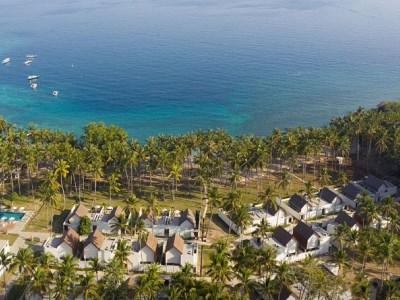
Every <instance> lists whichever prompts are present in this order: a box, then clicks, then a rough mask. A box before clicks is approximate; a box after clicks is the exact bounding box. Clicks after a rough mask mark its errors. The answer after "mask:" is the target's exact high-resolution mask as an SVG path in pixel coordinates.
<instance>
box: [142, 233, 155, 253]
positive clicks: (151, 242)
mask: <svg viewBox="0 0 400 300" xmlns="http://www.w3.org/2000/svg"><path fill="white" fill-rule="evenodd" d="M157 245H158V242H157V239H156V237H155V236H154V235H152V234H151V233H149V234H147V238H146V239H144V238H143V239H142V242H141V247H140V248H141V249H142V248H144V247H145V246H147V247H149V248H150V249H151V250H152V251H153V252H154V253H155V252H156V250H157Z"/></svg>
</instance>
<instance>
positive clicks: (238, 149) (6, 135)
mask: <svg viewBox="0 0 400 300" xmlns="http://www.w3.org/2000/svg"><path fill="white" fill-rule="evenodd" d="M399 125H400V104H399V103H397V102H396V103H385V104H383V105H381V106H379V107H378V108H377V109H371V110H368V111H365V110H363V109H361V108H360V109H358V110H357V111H356V112H351V113H349V114H347V115H346V116H343V117H339V118H336V119H333V120H332V122H331V124H330V125H329V126H324V127H320V128H318V127H308V128H304V127H296V128H289V129H287V130H285V131H281V130H279V129H276V130H274V131H273V132H272V134H271V135H269V136H264V137H255V136H250V135H247V136H240V137H233V136H231V135H229V134H228V133H227V132H226V131H224V130H219V129H218V130H208V131H196V132H192V133H188V134H185V135H177V136H172V135H160V136H157V137H149V138H148V139H147V140H146V142H145V143H144V144H140V143H139V142H137V141H136V140H131V139H129V138H128V135H127V134H126V132H124V131H123V130H122V129H121V128H118V127H116V126H113V125H111V126H106V125H105V124H103V123H90V124H88V125H87V126H85V127H84V129H83V131H84V133H83V135H82V136H81V137H80V138H78V137H76V136H74V135H73V134H71V133H66V132H61V131H54V130H51V129H46V128H44V129H41V128H37V127H36V126H34V125H29V126H28V128H26V129H23V128H18V127H16V126H15V125H13V124H10V123H7V122H6V121H5V120H4V119H1V120H0V132H1V133H0V178H1V179H2V180H1V186H2V193H3V195H8V198H9V199H10V200H11V201H13V199H15V198H16V197H17V196H18V195H25V196H26V195H28V196H29V197H32V199H35V198H37V197H38V196H39V197H40V199H41V200H42V201H43V204H44V205H45V207H46V209H47V212H49V210H50V212H51V213H52V211H53V208H54V207H58V206H65V203H66V202H65V201H66V197H74V198H75V199H76V201H77V202H79V201H89V203H90V204H92V203H93V204H95V203H96V201H97V198H98V192H99V191H101V192H106V193H108V197H109V201H110V204H112V203H113V198H114V197H115V195H117V194H121V193H124V195H126V197H125V198H126V199H127V200H126V204H127V207H128V208H129V209H131V210H133V209H134V208H135V207H136V204H137V203H136V197H135V195H134V194H136V195H137V196H138V197H140V198H144V199H148V202H149V208H150V209H151V210H152V212H153V213H155V214H157V213H158V212H159V205H158V204H157V201H161V200H163V201H167V202H168V203H172V205H173V206H175V203H176V201H177V197H178V195H179V191H180V190H185V191H186V192H188V193H190V191H191V190H193V186H197V187H198V188H199V190H200V194H201V196H200V199H199V200H200V202H201V203H202V205H203V207H204V211H206V209H207V207H211V215H212V213H213V208H216V207H219V206H220V205H223V206H224V208H225V209H226V210H228V211H230V212H231V213H232V216H233V217H234V219H235V221H236V223H238V224H239V227H242V228H245V227H246V226H247V223H248V217H247V216H246V205H244V199H243V198H244V193H243V189H242V188H241V187H243V185H244V186H246V184H247V182H248V180H250V179H253V178H254V179H255V181H256V183H257V187H256V189H257V191H256V198H257V199H254V201H263V202H270V203H271V204H273V205H276V204H275V203H274V199H275V196H276V195H275V192H274V190H275V189H276V190H278V189H279V191H280V192H279V194H280V196H283V194H287V193H288V192H289V189H290V186H291V180H292V173H293V172H295V171H296V170H297V171H298V170H300V173H301V174H302V175H301V176H302V178H306V177H305V176H306V174H307V173H309V171H311V173H312V175H313V179H314V182H311V181H309V182H307V183H305V184H304V187H303V191H304V192H305V194H311V192H312V190H313V185H314V184H316V183H318V184H319V185H320V186H324V185H330V184H332V178H335V180H336V183H338V184H344V183H346V182H347V180H348V179H347V176H346V173H344V172H342V171H343V168H342V166H341V165H338V164H336V163H335V157H336V156H341V157H345V158H347V157H349V155H350V149H351V143H353V144H355V146H356V152H355V155H354V159H355V160H356V161H357V160H359V159H360V157H361V156H362V155H363V156H364V157H365V158H366V167H367V169H368V168H369V166H370V163H371V159H372V158H374V160H375V157H376V158H377V160H378V162H377V164H378V165H379V163H380V161H381V159H382V160H383V159H385V160H389V161H391V162H392V164H396V165H397V164H398V163H399V161H400V126H399ZM321 153H325V154H323V155H321ZM271 166H275V167H276V170H277V171H275V172H274V174H273V175H274V176H275V177H276V178H277V181H276V185H275V186H271V185H267V186H264V187H263V186H262V185H263V181H262V180H260V178H261V175H265V174H267V176H270V175H271ZM374 171H375V172H377V171H378V170H377V169H375V170H374ZM333 176H334V177H333ZM242 180H243V181H244V182H242ZM147 186H156V187H157V189H156V190H155V192H153V191H154V189H153V190H152V192H147V191H148V190H147V189H146V187H147ZM222 190H224V192H222ZM89 193H90V194H89ZM88 194H89V195H90V196H91V197H93V198H89V199H86V198H85V197H87V195H88ZM129 195H130V197H128V196H129ZM205 196H207V197H205ZM167 202H165V203H167ZM385 205H386V206H385ZM362 209H363V212H362V214H364V217H365V218H367V219H368V220H370V219H371V218H378V219H384V220H386V221H388V222H389V223H390V226H389V228H388V229H382V230H376V229H370V228H368V227H366V228H365V229H364V230H363V231H362V232H361V233H360V234H359V237H357V238H358V240H353V241H352V242H348V241H349V240H351V239H353V238H354V239H355V237H350V235H353V234H350V232H349V231H348V230H347V229H343V228H342V231H343V232H344V233H343V234H342V237H341V239H342V242H340V243H339V245H341V246H340V247H339V249H338V251H337V252H336V253H335V254H334V257H335V259H336V261H337V263H338V264H341V266H343V267H345V266H346V264H345V263H344V262H345V261H347V260H346V259H347V256H348V253H351V255H353V253H354V256H353V257H354V258H360V257H362V258H363V261H364V262H366V261H367V260H369V259H371V258H372V257H373V258H374V259H375V260H376V261H377V262H378V263H379V264H380V265H381V267H382V276H381V279H385V280H386V279H388V276H387V275H388V274H387V272H388V271H387V270H388V266H389V265H391V264H392V263H394V262H395V259H396V255H395V253H394V252H393V251H394V249H396V247H398V232H399V231H398V227H397V226H398V224H399V218H398V213H397V208H396V203H393V201H391V202H390V205H389V204H385V203H384V204H383V205H382V206H379V207H377V206H376V205H375V204H373V203H370V201H368V200H365V201H364V203H363V206H362ZM385 209H387V211H385ZM389 210H390V213H389ZM211 217H212V216H210V220H211ZM49 220H50V221H52V220H53V218H52V217H49ZM120 223H121V226H123V228H118V229H119V230H120V229H123V230H121V231H122V232H123V233H124V232H126V231H129V230H128V228H127V227H126V224H125V221H124V220H121V222H120ZM125 229H126V230H125ZM205 232H206V233H207V232H208V229H207V230H206V231H205ZM259 233H260V232H259ZM260 236H262V235H261V233H260ZM338 239H339V240H340V238H339V233H338ZM221 245H222V244H221V243H218V244H216V246H215V252H214V253H213V254H212V255H211V262H210V267H209V269H208V271H207V274H208V275H209V276H211V277H212V278H214V279H215V281H214V282H213V283H211V284H210V283H207V282H206V281H202V280H194V275H193V274H191V273H190V274H186V273H185V272H186V271H185V268H184V269H183V270H182V272H181V273H177V274H175V275H174V279H175V280H174V283H173V284H172V286H171V287H170V288H169V289H168V291H167V292H168V295H169V297H170V298H169V299H182V298H183V299H185V298H187V299H192V298H190V297H191V296H190V295H191V293H194V292H195V291H196V293H198V294H199V295H202V296H204V298H207V299H209V298H213V299H226V297H228V294H229V295H230V296H232V293H230V292H229V289H230V288H228V287H226V286H225V285H224V284H225V283H226V282H228V281H230V279H231V278H236V279H237V280H238V281H239V283H240V285H235V291H236V293H233V294H234V295H238V296H237V297H239V298H240V297H241V298H243V297H247V296H249V295H254V293H256V292H257V293H260V290H262V289H264V291H265V289H267V291H270V292H271V291H273V292H274V293H278V294H279V293H280V292H281V289H280V288H272V287H273V286H275V287H276V286H280V284H278V283H279V282H285V281H283V279H281V278H280V277H278V276H277V277H275V279H271V276H272V274H278V272H280V271H279V270H280V268H283V267H282V266H281V265H278V266H276V265H275V262H274V263H272V261H274V260H273V259H271V265H270V266H268V263H267V262H265V261H262V262H259V263H257V265H254V263H255V262H256V261H257V259H266V258H268V257H270V258H273V257H274V254H273V253H272V252H273V251H271V250H270V249H260V250H255V249H253V248H250V247H248V246H247V244H246V243H243V244H242V245H241V246H240V247H239V248H238V249H236V250H235V251H234V253H232V254H230V253H228V252H226V249H225V250H222V249H220V248H221V247H222V246H221ZM346 245H347V246H346ZM342 246H343V247H342ZM225 248H226V247H225ZM342 248H343V249H342ZM347 248H349V249H347ZM347 250H349V251H350V252H347ZM20 251H28V250H20ZM259 251H270V252H271V253H270V254H268V255H269V256H268V255H267V254H265V253H263V254H262V255H260V253H259ZM22 254H24V253H23V252H21V255H22ZM24 255H28V254H26V253H25V254H24ZM121 255H122V256H121V257H126V256H123V254H121ZM240 255H241V256H240ZM29 256H32V257H33V254H31V253H29ZM17 257H18V255H17V256H16V258H14V260H13V264H15V263H16V262H18V260H17ZM257 257H258V258H257ZM260 257H261V258H260ZM2 259H3V258H2ZM24 259H25V261H27V262H29V263H28V264H26V266H25V267H20V266H19V267H18V268H20V271H21V273H22V274H23V275H24V276H23V279H24V280H31V279H32V280H36V279H35V276H39V275H41V276H43V277H42V279H43V278H45V279H46V280H45V281H44V282H48V283H46V284H44V283H43V282H42V281H40V280H42V279H40V280H39V279H38V280H39V281H38V283H37V284H38V286H36V283H35V285H33V284H31V287H33V286H36V288H37V289H38V290H37V291H35V292H37V293H48V292H49V291H50V292H51V290H52V289H53V288H54V287H55V286H59V287H58V288H57V289H56V290H55V291H54V295H59V294H57V293H65V291H68V292H71V291H72V287H73V286H74V284H75V283H76V282H77V281H76V280H77V278H76V277H74V276H68V274H67V275H65V276H64V275H62V272H64V269H65V270H68V268H67V267H66V266H65V264H67V263H68V264H69V265H70V266H73V267H76V266H75V263H74V262H73V259H72V258H65V259H64V260H66V261H64V260H63V261H62V262H61V263H60V262H58V263H57V264H55V265H54V264H53V262H52V266H55V267H51V268H49V269H47V270H42V268H43V263H42V264H35V263H32V262H33V260H34V258H32V260H31V261H29V260H26V258H24ZM38 259H39V258H38ZM40 259H43V258H40ZM67 260H68V261H67ZM312 261H313V260H312V259H310V261H309V262H308V263H307V264H306V265H304V264H303V265H302V266H301V264H300V265H297V266H285V268H286V267H287V268H288V269H290V270H292V271H290V272H293V276H294V277H293V278H296V280H301V281H303V282H304V283H305V285H306V286H308V287H312V286H313V285H314V284H316V286H318V287H319V289H320V290H321V293H322V292H323V291H322V287H323V286H327V285H326V284H325V283H326V282H327V281H324V280H328V281H332V280H342V281H344V280H343V278H342V277H341V276H339V277H335V278H331V276H329V275H327V274H326V273H325V272H323V271H322V269H320V268H317V267H315V268H314V266H313V262H312ZM112 264H114V265H112ZM121 265H124V259H120V260H118V259H114V260H113V261H112V262H110V265H109V266H108V267H107V272H106V275H105V277H104V278H103V279H102V285H101V287H102V289H101V290H97V291H96V293H98V294H101V295H103V296H105V295H109V294H112V293H117V292H118V293H119V292H121V293H122V292H125V291H127V289H125V288H124V286H122V284H123V283H122V282H123V280H121V276H122V275H121V272H123V268H121ZM58 266H62V267H58ZM256 266H261V269H260V268H256ZM309 266H313V268H308V267H309ZM364 266H365V264H363V267H364ZM264 267H265V268H264ZM221 268H225V269H221ZM297 268H302V269H301V271H300V272H299V271H296V270H299V269H297ZM306 268H308V269H306ZM50 269H55V270H59V271H58V272H59V273H57V274H58V275H59V276H56V277H54V281H51V280H52V279H51V278H53V275H54V274H53V272H50V273H49V270H50ZM311 269H312V270H311ZM32 270H35V272H32ZM307 270H308V271H307ZM93 271H95V272H96V269H93ZM25 272H26V273H25ZM118 272H119V273H118ZM307 272H309V273H307ZM72 273H74V274H75V272H72ZM311 273H312V274H311ZM33 274H34V275H33ZM69 274H70V273H69ZM90 274H91V273H87V274H86V275H85V276H89V277H90V276H92V277H93V275H90ZM218 274H219V275H218ZM315 274H317V275H315ZM364 275H365V274H364V273H363V272H362V270H361V273H357V275H356V276H357V280H355V282H356V283H366V282H368V280H366V279H365V277H364ZM179 276H181V277H179ZM221 276H222V277H221ZM301 276H308V277H301ZM313 276H317V277H315V278H317V279H315V278H314V277H313ZM92 277H90V278H86V279H85V278H84V277H81V278H80V279H81V280H83V281H82V282H83V283H81V284H80V286H81V287H82V286H83V285H85V284H86V285H89V286H90V285H91V284H95V281H94V279H93V278H92ZM256 277H259V278H262V282H260V281H257V280H255V279H256ZM140 278H141V279H140V280H139V281H138V282H137V283H136V285H135V287H134V288H133V289H134V291H135V295H139V296H137V297H141V296H140V295H142V296H143V297H144V298H146V299H147V298H154V295H155V294H154V293H157V292H158V291H161V290H162V287H161V281H160V280H159V277H158V271H157V268H156V267H152V268H151V271H149V272H147V273H146V274H143V275H141V277H140ZM180 279H182V281H180ZM108 280H109V281H108ZM115 280H116V281H115ZM62 281H63V282H62ZM70 281H71V282H73V283H71V282H70ZM40 282H42V283H40ZM50 282H51V283H50ZM148 282H151V284H150V285H149V283H148ZM324 282H325V283H324ZM335 282H336V281H335ZM239 283H238V284H239ZM289 283H290V282H287V284H289ZM138 286H140V287H141V288H143V290H142V292H138V289H139V287H138ZM149 286H151V288H149ZM61 287H62V288H61ZM270 287H271V289H270ZM329 287H332V285H329ZM335 287H341V284H340V283H337V284H336V285H335ZM116 288H118V291H117V290H115V289H116ZM353 288H354V289H355V290H354V291H356V292H357V291H358V292H360V295H361V294H362V292H364V294H365V293H366V292H365V290H366V288H367V286H361V287H356V286H355V287H353ZM398 288H399V287H398V284H396V283H393V282H392V281H390V280H387V281H386V282H385V285H384V287H383V288H381V291H382V293H386V292H385V291H386V290H387V289H389V290H390V289H393V290H395V289H398ZM84 289H86V290H87V289H90V288H89V287H84ZM313 290H315V289H311V290H310V289H307V291H304V293H311V291H313ZM63 291H64V292H63ZM110 291H113V292H110ZM179 291H185V292H179ZM191 291H192V292H191ZM203 291H204V293H203ZM337 292H338V290H337V291H332V290H330V291H327V292H326V293H337ZM358 292H357V293H358ZM152 293H153V294H152ZM179 293H181V294H179ZM210 293H211V294H210ZM213 293H215V294H213ZM220 293H223V294H220ZM224 293H225V294H224ZM265 293H266V292H265ZM323 293H325V292H323ZM60 295H61V294H60ZM93 295H94V294H93ZM207 295H208V296H207ZM218 295H219V296H218ZM221 295H222V296H221ZM57 297H58V299H63V298H62V296H57ZM90 297H92V296H90ZM93 297H94V296H93ZM174 297H175V298H174ZM232 297H233V296H232ZM235 297H236V296H235ZM266 297H267V299H268V297H269V296H266ZM309 297H311V294H310V295H309ZM360 297H362V296H360ZM122 298H123V297H122ZM332 299H334V298H332ZM387 299H391V298H387ZM393 299H394V298H393Z"/></svg>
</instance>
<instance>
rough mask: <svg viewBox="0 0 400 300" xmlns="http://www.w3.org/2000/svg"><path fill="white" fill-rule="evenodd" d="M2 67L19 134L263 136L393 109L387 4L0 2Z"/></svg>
mask: <svg viewBox="0 0 400 300" xmlns="http://www.w3.org/2000/svg"><path fill="white" fill-rule="evenodd" d="M27 54H36V55H37V58H36V60H35V61H34V62H33V64H31V65H30V66H25V65H24V59H25V56H26V55H27ZM5 57H10V58H11V62H10V63H9V64H7V65H0V114H1V115H3V116H4V117H5V118H6V119H7V120H8V121H10V122H13V123H16V124H18V125H21V126H27V125H28V124H29V123H35V124H37V125H38V126H39V127H52V128H59V129H63V130H68V131H72V132H74V133H76V134H81V133H82V126H83V125H85V124H87V123H88V122H90V121H104V122H105V123H106V124H116V125H118V126H121V127H123V128H124V129H125V130H126V131H127V132H128V133H129V135H130V137H132V138H136V139H138V140H140V141H144V140H145V139H146V137H148V136H150V135H157V134H161V133H164V134H171V133H172V134H178V133H186V132H188V131H192V130H195V129H198V128H200V129H208V128H225V129H227V130H228V131H229V132H230V133H231V134H234V135H240V134H255V135H263V134H268V133H270V132H271V131H272V130H273V129H274V128H276V127H278V128H282V129H284V128H287V127H291V126H298V125H302V126H309V125H324V124H328V123H329V121H330V119H331V118H332V117H334V116H338V115H343V114H345V113H346V112H348V111H351V110H355V109H357V108H358V107H359V106H363V107H365V108H370V107H374V106H376V105H377V104H378V103H379V102H380V101H381V100H384V99H398V98H399V96H400V1H398V0H387V1H386V0H381V1H377V0H376V1H371V0H302V1H299V0H249V1H245V0H139V1H136V0H132V1H128V0H113V1H112V0H42V1H33V0H1V1H0V58H1V60H2V59H4V58H5ZM34 74H37V75H40V78H39V80H38V81H37V82H38V88H37V89H36V90H32V89H31V88H30V84H29V82H28V80H27V76H28V75H34ZM54 90H58V91H59V96H58V97H54V96H52V92H53V91H54Z"/></svg>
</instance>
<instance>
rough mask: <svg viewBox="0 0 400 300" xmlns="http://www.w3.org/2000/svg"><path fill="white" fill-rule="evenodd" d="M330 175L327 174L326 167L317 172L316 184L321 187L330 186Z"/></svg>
mask: <svg viewBox="0 0 400 300" xmlns="http://www.w3.org/2000/svg"><path fill="white" fill-rule="evenodd" d="M331 178H332V177H331V175H329V173H328V168H327V167H322V168H321V169H320V170H319V172H318V182H319V185H320V186H321V187H324V186H327V185H330V184H331V183H332V180H331Z"/></svg>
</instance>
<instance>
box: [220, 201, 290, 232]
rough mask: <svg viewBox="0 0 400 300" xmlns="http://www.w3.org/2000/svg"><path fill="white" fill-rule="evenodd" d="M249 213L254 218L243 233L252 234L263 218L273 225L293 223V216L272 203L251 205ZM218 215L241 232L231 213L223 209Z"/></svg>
mask: <svg viewBox="0 0 400 300" xmlns="http://www.w3.org/2000/svg"><path fill="white" fill-rule="evenodd" d="M249 214H250V216H251V218H252V219H253V221H252V224H251V225H250V226H248V227H247V228H246V229H245V230H244V232H243V234H251V233H253V232H254V231H256V229H257V225H258V224H260V223H261V220H263V219H265V220H266V221H267V222H268V224H269V225H271V226H274V227H275V226H279V225H286V224H288V223H291V222H292V220H293V218H292V216H290V215H289V216H288V215H287V214H286V212H285V211H284V210H283V209H281V208H278V209H275V208H274V207H273V206H272V205H269V206H267V207H264V208H263V207H262V205H258V206H253V207H249ZM218 216H219V217H220V218H221V220H222V221H224V222H225V224H226V225H228V226H231V229H232V230H233V231H234V232H236V233H237V234H239V235H240V234H241V232H240V228H237V226H236V224H235V222H234V221H233V220H232V219H231V218H230V216H229V214H228V213H227V212H225V211H224V210H223V209H219V210H218Z"/></svg>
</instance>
